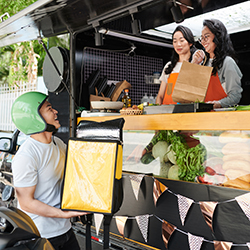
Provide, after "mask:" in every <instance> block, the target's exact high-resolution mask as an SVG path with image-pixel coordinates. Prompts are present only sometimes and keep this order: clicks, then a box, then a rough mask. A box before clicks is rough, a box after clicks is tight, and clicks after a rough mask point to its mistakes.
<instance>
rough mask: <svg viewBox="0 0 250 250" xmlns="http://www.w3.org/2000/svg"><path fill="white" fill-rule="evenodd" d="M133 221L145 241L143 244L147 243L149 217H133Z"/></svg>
mask: <svg viewBox="0 0 250 250" xmlns="http://www.w3.org/2000/svg"><path fill="white" fill-rule="evenodd" d="M135 219H136V221H137V224H138V226H139V229H140V231H141V234H142V236H143V238H144V240H145V242H148V220H149V215H148V214H146V215H140V216H135Z"/></svg>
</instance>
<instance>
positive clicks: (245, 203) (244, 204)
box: [235, 193, 250, 220]
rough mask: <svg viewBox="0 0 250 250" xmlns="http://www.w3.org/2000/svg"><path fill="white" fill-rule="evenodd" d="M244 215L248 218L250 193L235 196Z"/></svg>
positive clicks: (249, 215) (249, 213)
mask: <svg viewBox="0 0 250 250" xmlns="http://www.w3.org/2000/svg"><path fill="white" fill-rule="evenodd" d="M235 200H236V201H237V202H238V204H239V206H240V207H241V209H242V210H243V212H244V214H245V215H246V217H247V218H248V219H249V220H250V193H246V194H243V195H240V196H237V197H235Z"/></svg>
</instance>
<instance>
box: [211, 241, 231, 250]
mask: <svg viewBox="0 0 250 250" xmlns="http://www.w3.org/2000/svg"><path fill="white" fill-rule="evenodd" d="M232 245H233V243H232V242H226V241H216V240H214V250H230V249H231V246H232Z"/></svg>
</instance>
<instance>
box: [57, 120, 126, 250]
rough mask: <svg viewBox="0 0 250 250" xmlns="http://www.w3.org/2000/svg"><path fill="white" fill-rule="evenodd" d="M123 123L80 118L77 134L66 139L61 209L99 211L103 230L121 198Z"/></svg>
mask: <svg viewBox="0 0 250 250" xmlns="http://www.w3.org/2000/svg"><path fill="white" fill-rule="evenodd" d="M123 124H124V119H123V118H121V119H115V120H110V121H106V122H100V123H99V122H94V121H81V122H80V124H79V125H78V127H77V131H76V134H77V137H76V138H70V139H69V141H68V145H67V151H66V161H65V170H64V178H63V185H62V195H61V209H63V210H75V211H86V212H90V213H102V214H104V215H105V217H104V230H105V223H106V224H108V229H107V230H108V231H109V222H110V220H111V218H112V215H113V214H114V213H116V212H117V211H118V210H119V208H120V206H121V203H122V199H123V190H122V152H123V151H122V128H123ZM105 221H106V222H105ZM90 223H91V222H89V221H87V222H86V224H87V225H88V224H90ZM106 234H107V233H106ZM106 236H107V235H106ZM104 238H105V232H104ZM106 242H107V239H106ZM104 244H105V242H104ZM107 244H108V243H107ZM104 249H105V248H104Z"/></svg>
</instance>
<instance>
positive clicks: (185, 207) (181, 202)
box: [177, 194, 194, 225]
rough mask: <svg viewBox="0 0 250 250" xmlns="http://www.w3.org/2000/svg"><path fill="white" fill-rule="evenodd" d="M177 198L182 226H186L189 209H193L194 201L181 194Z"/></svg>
mask: <svg viewBox="0 0 250 250" xmlns="http://www.w3.org/2000/svg"><path fill="white" fill-rule="evenodd" d="M177 197H178V206H179V214H180V218H181V223H182V225H184V223H185V219H186V216H187V213H188V211H189V208H190V207H191V205H192V204H193V202H194V201H193V200H192V199H189V198H187V197H184V196H182V195H180V194H178V195H177Z"/></svg>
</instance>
